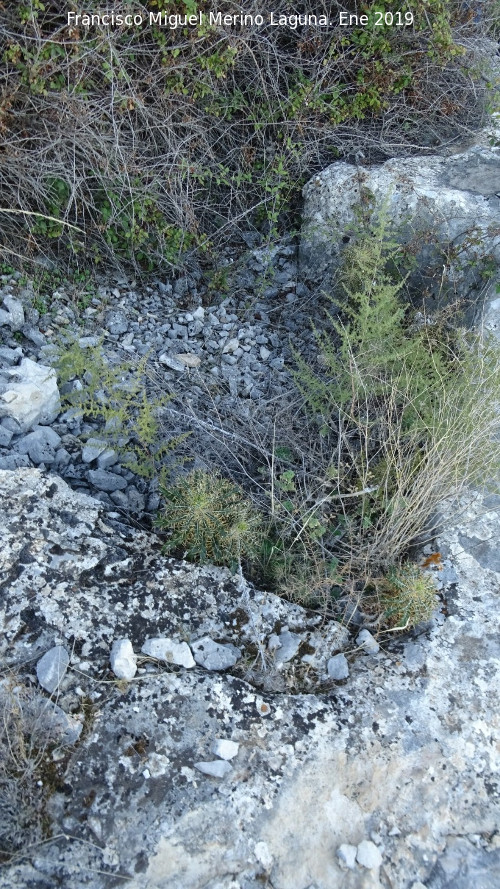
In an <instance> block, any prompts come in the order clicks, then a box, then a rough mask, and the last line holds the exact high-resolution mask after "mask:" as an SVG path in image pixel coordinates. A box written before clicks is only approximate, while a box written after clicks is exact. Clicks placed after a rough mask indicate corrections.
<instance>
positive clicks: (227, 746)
mask: <svg viewBox="0 0 500 889" xmlns="http://www.w3.org/2000/svg"><path fill="white" fill-rule="evenodd" d="M239 749H240V745H239V744H237V743H236V741H230V740H229V739H228V738H217V740H216V741H214V743H213V744H212V753H215V755H216V756H220V758H221V759H234V757H235V756H237V755H238V750H239Z"/></svg>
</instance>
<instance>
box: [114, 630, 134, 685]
mask: <svg viewBox="0 0 500 889" xmlns="http://www.w3.org/2000/svg"><path fill="white" fill-rule="evenodd" d="M109 660H110V663H111V669H112V670H113V673H114V674H115V676H117V677H118V679H133V678H134V676H135V674H136V673H137V658H136V656H135V654H134V649H133V648H132V643H131V641H130V639H116V640H115V641H114V642H113V646H112V648H111V654H110V656H109Z"/></svg>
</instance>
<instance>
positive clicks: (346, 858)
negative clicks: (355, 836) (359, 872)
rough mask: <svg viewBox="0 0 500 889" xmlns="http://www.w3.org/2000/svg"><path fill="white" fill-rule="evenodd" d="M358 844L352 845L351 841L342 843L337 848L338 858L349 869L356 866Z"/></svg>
mask: <svg viewBox="0 0 500 889" xmlns="http://www.w3.org/2000/svg"><path fill="white" fill-rule="evenodd" d="M357 851H358V850H357V848H356V846H351V845H350V844H349V843H342V845H341V846H339V848H338V849H337V858H338V859H339V861H341V862H342V864H345V866H346V867H348V868H349V870H354V868H355V867H356V853H357Z"/></svg>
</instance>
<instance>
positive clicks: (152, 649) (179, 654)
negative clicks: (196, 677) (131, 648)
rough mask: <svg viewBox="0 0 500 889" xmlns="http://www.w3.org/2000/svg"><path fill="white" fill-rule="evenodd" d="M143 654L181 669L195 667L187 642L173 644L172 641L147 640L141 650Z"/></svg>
mask: <svg viewBox="0 0 500 889" xmlns="http://www.w3.org/2000/svg"><path fill="white" fill-rule="evenodd" d="M141 651H142V653H143V654H147V655H149V657H154V658H156V660H158V661H166V663H167V664H177V665H178V666H179V667H186V669H188V670H189V669H191V668H192V667H194V666H195V661H194V659H193V655H192V654H191V649H190V648H189V645H188V644H187V642H173V641H172V639H160V638H158V639H146V641H145V643H144V645H143V646H142V648H141Z"/></svg>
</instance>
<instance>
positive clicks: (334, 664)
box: [327, 654, 349, 680]
mask: <svg viewBox="0 0 500 889" xmlns="http://www.w3.org/2000/svg"><path fill="white" fill-rule="evenodd" d="M327 670H328V675H329V677H330V679H337V680H338V679H347V677H348V676H349V664H348V663H347V658H346V656H345V654H336V655H334V657H331V658H330V660H329V661H328V664H327Z"/></svg>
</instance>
